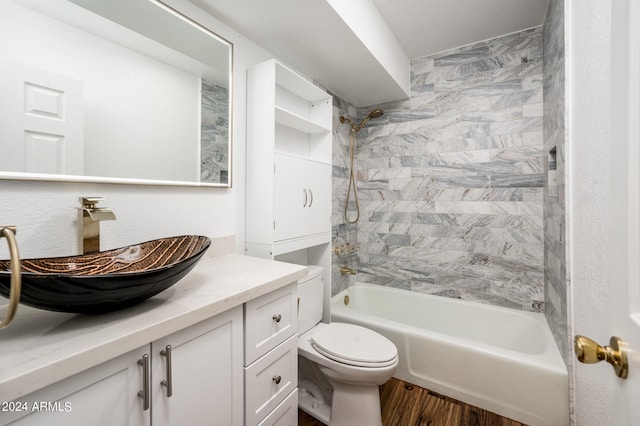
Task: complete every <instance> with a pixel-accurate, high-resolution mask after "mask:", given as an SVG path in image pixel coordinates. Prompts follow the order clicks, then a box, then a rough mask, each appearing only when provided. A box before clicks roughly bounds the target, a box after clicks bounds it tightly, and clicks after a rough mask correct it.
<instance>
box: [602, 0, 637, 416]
mask: <svg viewBox="0 0 640 426" xmlns="http://www.w3.org/2000/svg"><path fill="white" fill-rule="evenodd" d="M611 3H612V7H613V9H612V22H611V23H612V25H611V28H612V66H613V67H612V96H611V112H612V113H611V117H612V118H611V122H612V138H611V141H612V146H611V170H612V176H611V189H610V194H611V206H612V209H611V232H612V240H611V241H612V244H611V248H612V253H611V259H612V260H611V282H610V283H609V291H610V300H611V305H612V311H611V324H610V330H611V335H613V336H619V337H620V338H621V339H622V340H623V341H625V342H626V345H625V350H626V352H627V354H628V360H629V375H628V377H627V379H626V380H622V379H619V378H617V377H614V376H613V375H612V377H611V380H612V381H613V382H614V383H613V386H612V389H613V403H612V405H611V411H610V412H611V415H612V419H611V425H640V403H639V401H640V27H639V26H638V22H640V1H637V0H616V1H612V2H611Z"/></svg>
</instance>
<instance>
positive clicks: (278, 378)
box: [271, 376, 282, 385]
mask: <svg viewBox="0 0 640 426" xmlns="http://www.w3.org/2000/svg"><path fill="white" fill-rule="evenodd" d="M271 380H273V381H274V382H276V385H279V384H280V381H282V377H280V376H273V377H272V379H271Z"/></svg>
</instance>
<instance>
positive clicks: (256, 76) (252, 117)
mask: <svg viewBox="0 0 640 426" xmlns="http://www.w3.org/2000/svg"><path fill="white" fill-rule="evenodd" d="M247 85H248V87H247V252H248V254H251V255H256V256H260V257H266V258H269V257H272V258H273V257H275V256H278V255H280V254H283V253H290V252H293V251H296V250H303V249H307V248H309V247H313V246H318V245H320V244H327V243H329V242H330V240H331V138H332V135H331V131H332V108H333V105H332V98H331V96H330V95H329V94H327V93H326V92H325V91H324V90H322V89H320V88H319V87H317V86H315V85H314V84H313V83H311V82H310V81H308V80H306V79H305V78H303V77H301V76H300V75H298V74H297V73H296V72H294V71H293V70H291V69H289V68H288V67H286V66H285V65H283V64H281V63H279V62H277V61H275V60H271V61H268V62H264V63H262V64H258V65H256V66H254V67H253V68H251V69H250V70H249V71H248V76H247Z"/></svg>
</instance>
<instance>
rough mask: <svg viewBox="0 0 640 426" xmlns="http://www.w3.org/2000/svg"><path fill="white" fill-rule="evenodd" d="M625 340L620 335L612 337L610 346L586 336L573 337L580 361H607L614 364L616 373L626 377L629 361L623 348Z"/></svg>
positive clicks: (588, 362)
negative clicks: (602, 344)
mask: <svg viewBox="0 0 640 426" xmlns="http://www.w3.org/2000/svg"><path fill="white" fill-rule="evenodd" d="M623 345H624V342H623V341H622V339H620V338H619V337H615V336H613V337H611V340H610V341H609V346H600V345H599V344H597V343H596V342H595V341H593V340H591V339H589V338H588V337H584V336H576V337H575V338H574V339H573V349H574V351H575V353H576V356H577V357H578V361H580V362H583V363H585V364H594V363H596V362H600V361H607V362H608V363H609V364H611V365H612V366H613V369H614V371H615V372H616V375H617V376H618V377H620V378H622V379H626V378H627V375H628V374H629V363H628V361H627V353H626V352H625V351H624V350H623V349H621V347H622V346H623Z"/></svg>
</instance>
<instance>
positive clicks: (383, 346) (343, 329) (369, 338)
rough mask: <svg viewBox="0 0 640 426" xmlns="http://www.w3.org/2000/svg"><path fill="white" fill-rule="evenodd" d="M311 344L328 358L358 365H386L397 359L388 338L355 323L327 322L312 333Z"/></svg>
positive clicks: (393, 347)
mask: <svg viewBox="0 0 640 426" xmlns="http://www.w3.org/2000/svg"><path fill="white" fill-rule="evenodd" d="M311 346H312V347H313V348H314V349H315V350H316V351H317V352H319V353H320V354H322V355H324V356H325V357H327V358H329V359H332V360H334V361H337V362H341V363H343V364H348V365H353V366H357V367H369V368H375V367H387V366H389V365H392V364H393V363H395V362H397V359H398V350H397V349H396V346H395V345H394V344H393V343H392V342H391V341H390V340H389V339H387V338H386V337H384V336H382V335H381V334H378V333H376V332H375V331H373V330H369V329H368V328H364V327H360V326H358V325H354V324H345V323H339V322H333V323H331V324H328V325H327V326H326V327H323V328H322V329H321V330H317V332H314V333H313V334H312V336H311Z"/></svg>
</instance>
